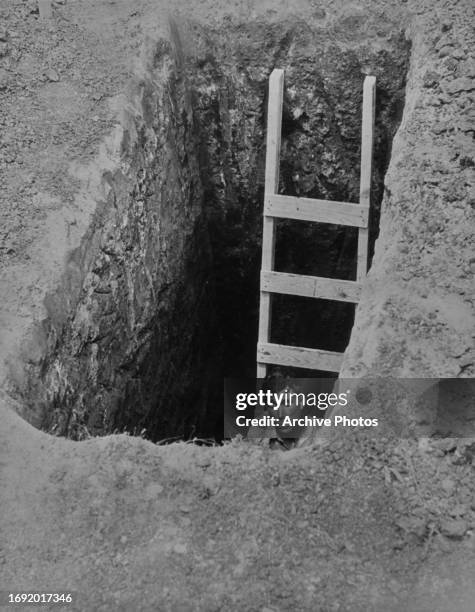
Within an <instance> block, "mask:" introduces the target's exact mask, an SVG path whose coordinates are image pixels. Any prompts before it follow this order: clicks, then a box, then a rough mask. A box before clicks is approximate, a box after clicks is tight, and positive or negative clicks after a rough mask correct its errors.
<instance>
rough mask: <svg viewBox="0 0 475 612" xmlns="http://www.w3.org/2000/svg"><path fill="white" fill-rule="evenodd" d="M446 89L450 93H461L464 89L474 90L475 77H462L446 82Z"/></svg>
mask: <svg viewBox="0 0 475 612" xmlns="http://www.w3.org/2000/svg"><path fill="white" fill-rule="evenodd" d="M444 89H445V91H446V92H447V93H448V94H450V95H453V94H457V93H461V92H462V91H473V90H474V89H475V79H470V78H468V77H460V78H458V79H454V80H453V81H449V82H448V83H445V84H444Z"/></svg>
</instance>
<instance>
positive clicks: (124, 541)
mask: <svg viewBox="0 0 475 612" xmlns="http://www.w3.org/2000/svg"><path fill="white" fill-rule="evenodd" d="M127 539H128V538H127V536H126V535H123V536H120V543H121V544H126V543H127Z"/></svg>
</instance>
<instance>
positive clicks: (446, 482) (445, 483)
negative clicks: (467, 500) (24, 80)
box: [440, 477, 455, 494]
mask: <svg viewBox="0 0 475 612" xmlns="http://www.w3.org/2000/svg"><path fill="white" fill-rule="evenodd" d="M440 486H441V487H442V488H443V489H444V491H445V492H446V493H449V494H450V493H453V491H454V490H455V482H454V481H453V480H452V478H449V477H447V478H444V479H443V480H442V482H441V483H440Z"/></svg>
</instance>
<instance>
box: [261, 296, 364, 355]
mask: <svg viewBox="0 0 475 612" xmlns="http://www.w3.org/2000/svg"><path fill="white" fill-rule="evenodd" d="M354 314H355V304H351V303H348V302H336V301H333V300H321V299H314V298H306V297H299V296H290V295H274V296H273V298H272V334H271V342H273V343H276V344H286V345H290V346H302V347H306V348H314V349H323V350H327V351H336V352H339V353H342V352H343V351H344V350H345V349H346V347H347V345H348V342H349V340H350V334H351V329H352V327H353V321H354Z"/></svg>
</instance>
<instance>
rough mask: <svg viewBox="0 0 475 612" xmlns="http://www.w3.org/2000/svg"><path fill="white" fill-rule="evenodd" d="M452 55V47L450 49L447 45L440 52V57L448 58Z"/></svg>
mask: <svg viewBox="0 0 475 612" xmlns="http://www.w3.org/2000/svg"><path fill="white" fill-rule="evenodd" d="M451 54H452V47H449V46H448V45H446V46H445V47H442V49H441V50H440V51H439V57H447V56H448V55H451Z"/></svg>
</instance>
